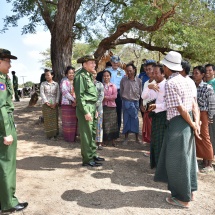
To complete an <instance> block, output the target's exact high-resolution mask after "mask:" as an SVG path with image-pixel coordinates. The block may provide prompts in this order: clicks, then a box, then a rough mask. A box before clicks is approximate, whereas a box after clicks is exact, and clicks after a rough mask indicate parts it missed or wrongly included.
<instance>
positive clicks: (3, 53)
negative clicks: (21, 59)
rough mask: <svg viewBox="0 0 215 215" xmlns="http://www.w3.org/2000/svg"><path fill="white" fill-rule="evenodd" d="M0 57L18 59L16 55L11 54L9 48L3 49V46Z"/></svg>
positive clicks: (0, 49)
mask: <svg viewBox="0 0 215 215" xmlns="http://www.w3.org/2000/svg"><path fill="white" fill-rule="evenodd" d="M0 58H9V59H14V60H16V59H17V57H16V56H13V55H11V53H10V51H9V50H7V49H2V48H0Z"/></svg>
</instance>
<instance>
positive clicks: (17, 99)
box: [11, 71, 19, 102]
mask: <svg viewBox="0 0 215 215" xmlns="http://www.w3.org/2000/svg"><path fill="white" fill-rule="evenodd" d="M11 73H12V75H13V90H14V94H15V101H16V102H19V96H18V87H19V85H18V77H17V76H16V75H15V74H16V72H15V71H12V72H11Z"/></svg>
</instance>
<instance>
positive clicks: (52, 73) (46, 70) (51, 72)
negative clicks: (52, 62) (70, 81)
mask: <svg viewBox="0 0 215 215" xmlns="http://www.w3.org/2000/svg"><path fill="white" fill-rule="evenodd" d="M44 71H45V73H47V72H50V74H51V75H52V76H53V78H54V77H55V74H54V72H53V71H52V70H48V69H45V70H44Z"/></svg>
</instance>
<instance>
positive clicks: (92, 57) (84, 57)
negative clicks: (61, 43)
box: [77, 55, 96, 63]
mask: <svg viewBox="0 0 215 215" xmlns="http://www.w3.org/2000/svg"><path fill="white" fill-rule="evenodd" d="M91 60H92V61H96V59H95V57H94V56H93V55H85V56H83V57H81V58H78V60H77V63H85V62H87V61H91Z"/></svg>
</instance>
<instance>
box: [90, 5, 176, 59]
mask: <svg viewBox="0 0 215 215" xmlns="http://www.w3.org/2000/svg"><path fill="white" fill-rule="evenodd" d="M175 7H176V5H174V6H173V7H172V9H171V10H169V11H167V12H166V13H162V15H161V16H160V17H157V18H156V21H155V23H154V24H153V25H150V26H147V25H146V24H144V23H140V22H138V21H136V20H133V21H130V22H127V23H122V24H119V25H118V27H117V29H116V31H115V33H113V34H112V35H111V36H110V37H106V38H104V39H103V40H102V41H101V42H100V44H99V46H98V48H97V50H96V51H95V53H94V56H95V58H97V59H98V60H99V59H100V58H101V57H102V56H103V54H104V53H105V51H106V50H109V49H110V47H111V45H112V44H113V42H114V41H115V40H117V39H118V38H119V37H120V36H122V35H123V34H124V33H125V32H128V31H129V30H131V29H132V28H135V29H137V30H140V31H146V32H153V31H156V30H158V29H160V28H161V27H162V26H163V25H164V24H165V23H166V22H167V20H168V19H169V18H170V17H172V16H173V15H174V14H175Z"/></svg>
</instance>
